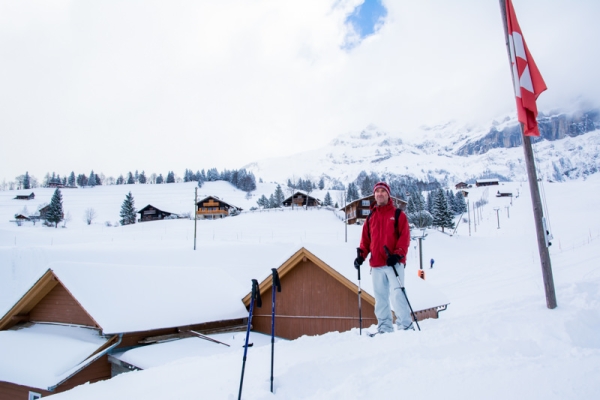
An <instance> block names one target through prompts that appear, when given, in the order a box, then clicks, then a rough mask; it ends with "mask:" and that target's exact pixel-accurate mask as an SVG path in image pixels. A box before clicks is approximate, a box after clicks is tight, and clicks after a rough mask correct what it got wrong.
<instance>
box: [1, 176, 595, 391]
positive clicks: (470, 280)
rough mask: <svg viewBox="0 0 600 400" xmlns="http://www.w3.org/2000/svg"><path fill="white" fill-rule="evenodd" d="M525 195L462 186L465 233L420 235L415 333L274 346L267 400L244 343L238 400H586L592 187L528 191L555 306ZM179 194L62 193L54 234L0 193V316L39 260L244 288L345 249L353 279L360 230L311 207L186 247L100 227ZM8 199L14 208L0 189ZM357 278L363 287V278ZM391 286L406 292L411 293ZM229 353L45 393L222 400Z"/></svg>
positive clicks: (162, 226)
mask: <svg viewBox="0 0 600 400" xmlns="http://www.w3.org/2000/svg"><path fill="white" fill-rule="evenodd" d="M264 185H265V186H264V187H263V186H259V190H258V191H257V193H256V194H257V195H260V194H261V192H260V190H262V191H263V192H264V193H265V194H266V195H269V194H270V193H272V190H274V186H273V184H264ZM138 186H139V187H138ZM526 187H527V185H526V184H522V183H519V182H512V183H505V184H504V185H503V186H502V187H501V189H502V190H503V191H505V190H507V191H512V192H513V193H518V194H519V196H518V197H516V196H515V197H514V198H513V202H512V205H511V202H510V199H507V198H496V197H495V196H494V193H495V191H494V190H493V189H485V188H476V189H472V190H471V192H470V194H469V199H470V201H471V202H474V201H476V200H479V199H482V198H487V200H488V201H489V204H487V205H486V206H484V207H483V208H482V209H481V210H480V213H479V214H480V215H479V217H478V219H477V226H476V227H475V226H474V225H473V224H472V225H471V226H470V229H469V225H468V224H467V223H465V222H464V221H463V222H461V223H460V224H459V226H458V228H457V230H456V233H455V235H453V236H450V235H448V234H442V233H441V232H439V231H437V230H427V231H426V232H425V233H427V235H428V236H427V237H426V239H425V240H424V241H423V258H424V259H425V260H429V259H430V258H434V259H435V260H436V262H435V267H434V269H432V270H430V269H427V270H426V282H427V283H429V284H430V285H433V286H434V287H436V288H438V289H439V290H440V291H442V292H443V293H445V295H446V296H447V297H448V298H449V300H450V306H449V307H448V310H446V311H444V312H442V313H441V314H440V318H439V319H437V320H425V321H421V329H422V331H420V332H419V331H416V332H397V333H393V334H389V335H384V336H381V337H378V338H373V339H370V338H367V337H365V336H364V335H363V336H359V335H358V331H357V330H353V331H350V332H344V333H337V332H332V333H329V334H326V335H323V336H320V337H303V338H300V339H298V340H295V341H290V342H284V341H282V342H278V344H277V346H276V350H275V357H276V358H275V395H274V396H273V395H272V394H271V393H270V392H269V384H268V378H269V367H270V348H269V346H260V345H257V346H255V347H253V348H251V350H249V354H248V362H247V366H246V375H245V380H244V391H243V393H244V396H243V398H247V399H267V398H273V397H275V398H281V399H311V398H312V399H338V398H366V397H384V396H390V395H397V394H398V393H399V392H401V393H402V396H409V397H412V398H445V399H464V398H486V399H506V398H514V399H534V398H547V399H581V398H595V397H597V395H598V393H600V383H599V382H598V380H597V379H596V375H597V370H598V368H599V367H600V340H599V336H598V335H597V332H598V331H599V330H600V312H599V311H598V310H600V295H599V293H600V273H599V272H598V271H599V270H598V267H597V265H598V264H599V262H600V251H599V249H600V247H599V246H598V240H600V226H599V225H598V223H597V221H596V220H595V219H593V218H590V215H595V213H596V212H595V209H596V200H595V199H594V198H593V197H592V196H589V193H596V192H597V191H598V190H600V178H599V177H598V175H593V176H590V177H589V179H587V180H585V181H584V180H576V181H570V182H563V183H545V184H544V186H543V189H544V193H545V194H546V201H547V206H548V216H549V218H550V223H551V229H552V233H553V235H554V239H553V245H552V246H551V248H550V253H551V258H552V266H553V272H554V280H555V286H556V291H557V300H558V308H557V309H555V310H548V309H547V308H546V306H545V299H544V291H543V284H542V278H541V272H540V265H539V260H538V256H537V248H536V245H535V235H534V232H533V223H532V220H533V217H532V212H531V202H530V199H529V194H528V190H527V188H526ZM193 188H194V186H193V185H192V184H172V185H135V186H129V187H128V186H121V187H118V186H113V187H104V188H102V187H98V188H94V189H90V190H88V189H76V190H74V192H72V193H71V194H69V193H68V191H67V190H65V191H64V192H63V193H64V194H63V196H64V202H65V209H66V210H68V209H70V210H71V213H72V215H73V216H74V218H73V220H72V221H71V222H70V223H68V224H67V227H66V228H57V229H55V228H47V227H43V226H40V224H37V225H36V226H32V225H24V226H21V227H18V226H16V225H15V224H14V223H9V222H8V219H9V218H10V217H12V214H11V213H14V211H13V210H14V208H15V204H21V203H16V202H17V201H16V200H12V199H11V198H9V196H8V193H7V192H2V193H0V195H2V196H0V213H1V214H0V216H1V217H2V218H1V219H0V259H1V260H2V263H1V264H0V312H2V313H3V312H4V311H5V310H6V309H7V308H8V307H10V305H11V304H12V302H14V301H15V299H17V298H18V297H19V296H20V294H22V292H23V291H24V290H25V288H26V287H28V285H30V284H31V282H32V281H33V280H34V279H35V277H36V276H38V275H39V273H40V272H41V271H43V270H44V269H45V268H46V266H47V265H48V264H49V263H51V262H53V261H93V262H97V263H98V262H99V263H114V264H130V265H140V266H143V265H153V266H198V267H201V266H203V265H220V266H221V267H222V270H223V271H224V272H225V273H228V274H230V275H231V276H232V278H234V277H236V278H235V279H236V281H237V280H238V279H240V280H242V281H249V278H250V276H247V274H248V273H247V272H244V271H246V270H247V271H250V270H252V271H255V270H256V271H258V270H257V269H256V268H264V273H263V274H261V275H262V276H255V278H257V279H259V280H260V279H263V278H264V277H266V276H268V274H269V270H270V268H271V267H272V266H273V265H274V264H275V265H277V263H278V262H281V260H282V259H285V257H286V255H289V253H290V252H291V251H294V249H296V248H298V247H300V246H303V245H308V244H312V245H320V246H324V247H327V246H331V248H334V247H335V248H339V247H340V246H341V247H346V248H347V253H348V255H347V257H348V262H347V264H348V265H347V266H346V268H348V269H349V270H350V271H352V270H353V267H352V265H351V260H352V257H353V254H354V248H355V247H356V245H357V243H358V238H359V234H360V227H357V226H349V227H348V241H347V242H346V241H345V240H344V238H345V231H344V225H343V224H342V223H341V222H340V220H339V219H338V218H337V217H336V215H335V213H333V212H332V211H329V210H325V209H322V210H314V211H305V210H294V211H283V212H282V211H270V212H244V213H242V214H241V215H239V216H236V217H232V218H226V219H223V220H216V221H202V222H199V224H198V249H197V250H196V251H194V250H193V221H191V220H172V221H159V222H149V223H143V224H136V225H133V226H125V227H121V226H119V227H107V226H106V225H105V224H104V221H105V220H109V221H114V220H116V219H117V218H118V210H119V208H120V204H121V203H122V201H123V198H124V195H125V193H126V192H127V191H128V190H131V191H132V193H133V194H134V197H135V199H136V205H137V207H138V208H141V207H142V206H144V205H145V204H146V203H151V204H155V203H156V206H157V207H159V208H160V207H164V208H165V209H166V210H169V211H173V212H184V211H186V210H189V209H190V208H189V207H191V205H193ZM261 188H262V189H261ZM203 189H205V190H206V193H210V194H214V195H217V196H220V197H222V198H224V199H226V200H228V201H231V202H232V203H234V204H236V205H239V206H240V207H242V208H246V207H248V206H250V205H252V200H246V199H244V197H243V196H244V195H245V194H244V193H243V192H240V193H237V194H236V192H235V191H232V189H231V186H229V185H225V184H223V185H222V184H221V183H213V184H211V185H209V184H207V185H206V186H205V187H204V188H203ZM10 194H11V195H12V196H13V197H14V192H11V193H10ZM50 195H51V191H48V192H47V193H46V192H43V191H40V194H39V196H40V198H39V200H40V201H45V199H44V196H46V197H48V199H49V196H50ZM235 196H239V197H237V198H236V197H235ZM37 197H38V191H37V190H36V199H37ZM46 201H47V200H46ZM188 204H190V206H188ZM20 207H22V205H21V206H20ZM86 207H94V208H96V209H97V210H98V213H99V218H98V222H97V223H95V224H92V225H91V226H87V225H86V224H85V222H83V221H81V218H79V217H78V216H77V215H78V214H79V213H80V212H82V211H83V210H84V209H85V208H86ZM248 208H249V207H248ZM494 208H498V209H499V212H498V214H497V213H496V211H495V210H494ZM498 217H499V219H498ZM498 225H499V228H498ZM415 233H416V232H415ZM344 265H345V264H344ZM425 265H427V262H426V263H425ZM246 266H247V267H246ZM248 268H249V269H248ZM418 268H419V258H418V249H417V248H416V242H413V245H411V251H410V253H409V257H408V266H407V272H406V273H407V274H410V275H412V276H415V275H416V273H417V269H418ZM82 273H85V272H83V271H82ZM363 273H364V275H363V280H367V279H369V278H368V274H367V273H366V271H363ZM202 284H203V282H199V287H202ZM283 290H285V288H283ZM413 290H414V287H413ZM407 291H408V295H409V296H411V287H407ZM265 344H266V343H265ZM242 350H243V349H242V348H241V347H238V348H237V349H234V350H232V351H230V352H227V353H220V354H213V355H210V354H208V353H207V355H206V356H194V357H189V358H186V359H180V360H178V361H172V362H171V363H170V364H165V365H161V366H156V367H153V368H149V369H146V370H144V371H138V372H132V373H128V374H125V375H121V376H118V377H116V378H114V379H111V380H109V381H105V382H100V383H96V384H92V385H83V386H80V387H78V388H75V389H74V390H72V391H69V392H65V393H62V394H58V395H55V396H54V397H55V398H56V399H57V400H58V399H63V400H65V399H81V398H85V399H91V400H93V399H106V398H111V399H125V398H132V397H135V398H145V399H151V400H152V399H157V400H158V399H161V400H162V399H165V398H170V399H184V398H189V397H200V398H211V399H230V398H236V397H237V391H238V385H239V378H240V371H241V361H242ZM432 382H435V384H432Z"/></svg>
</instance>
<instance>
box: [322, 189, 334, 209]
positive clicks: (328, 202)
mask: <svg viewBox="0 0 600 400" xmlns="http://www.w3.org/2000/svg"><path fill="white" fill-rule="evenodd" d="M323 205H324V206H325V207H327V206H330V205H332V204H331V195H330V194H329V192H327V193H325V197H324V198H323Z"/></svg>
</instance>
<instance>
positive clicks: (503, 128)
mask: <svg viewBox="0 0 600 400" xmlns="http://www.w3.org/2000/svg"><path fill="white" fill-rule="evenodd" d="M539 125H540V131H541V137H540V138H539V139H535V140H534V141H533V143H534V146H533V147H534V154H535V157H536V165H537V168H538V176H539V177H540V178H543V179H545V180H548V181H564V180H569V179H574V178H578V177H584V176H587V175H590V174H593V173H596V172H598V171H599V170H600V158H599V157H598V154H599V153H600V130H598V128H600V112H599V111H598V110H588V111H576V112H570V113H559V112H553V113H547V114H544V115H540V118H539ZM408 137H409V135H408V134H402V133H389V132H385V131H383V130H381V129H379V128H378V127H377V126H375V125H370V126H368V127H366V128H365V129H363V130H362V131H360V132H351V133H347V134H343V135H340V136H338V137H337V138H335V139H334V140H332V141H331V142H330V143H329V144H328V145H326V146H325V147H323V148H321V149H317V150H313V151H307V152H304V153H299V154H296V155H293V156H290V157H279V158H270V159H266V160H262V161H258V162H254V163H251V164H249V165H246V166H245V168H246V169H248V170H250V171H252V172H253V173H254V174H255V175H256V176H257V177H261V178H262V179H263V180H266V181H277V182H286V181H287V179H290V178H291V179H294V178H304V177H310V178H311V180H314V179H316V180H318V179H320V178H321V177H323V178H324V179H325V181H326V182H329V183H330V184H331V183H333V182H335V181H340V182H342V183H347V182H351V181H354V180H355V179H356V177H357V176H358V175H359V173H360V172H361V171H365V172H367V173H370V172H376V173H378V174H380V175H381V174H394V175H408V176H411V177H414V178H416V179H420V180H424V181H431V180H432V179H435V180H438V181H439V182H444V183H453V182H454V183H455V182H458V181H468V180H473V179H476V178H481V177H498V178H500V179H501V180H510V181H522V180H525V179H526V175H527V172H526V169H525V161H524V156H523V149H522V141H521V134H520V131H519V127H518V122H517V120H516V118H514V117H513V118H510V117H505V118H502V119H501V120H500V121H496V120H495V121H492V122H491V123H490V124H489V125H488V126H477V127H476V126H466V125H461V124H459V123H457V122H449V123H447V124H444V125H439V126H433V127H421V128H420V129H419V131H418V132H416V133H415V132H412V133H411V134H410V138H415V137H417V138H418V139H417V140H414V139H410V140H409V139H408ZM440 158H443V160H440Z"/></svg>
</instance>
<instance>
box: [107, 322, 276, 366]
mask: <svg viewBox="0 0 600 400" xmlns="http://www.w3.org/2000/svg"><path fill="white" fill-rule="evenodd" d="M207 337H209V338H211V339H215V340H217V341H219V342H221V343H225V344H227V345H229V346H226V345H225V344H221V343H216V342H213V341H210V340H206V339H202V338H199V337H191V338H186V339H180V340H172V341H169V342H164V343H157V344H153V345H149V346H141V347H136V348H134V349H129V350H125V351H121V352H117V353H113V354H111V357H113V358H116V359H118V360H120V361H123V362H125V363H127V364H130V365H133V366H135V367H138V368H140V369H148V368H152V367H157V366H160V365H165V364H170V363H173V362H176V361H180V360H184V359H185V358H189V357H204V356H210V355H214V354H222V353H228V352H232V351H233V352H236V351H239V350H240V348H241V347H243V346H244V344H245V342H246V332H232V333H219V334H214V335H208V336H207ZM279 340H282V339H279V338H275V342H278V341H279ZM248 343H249V344H250V343H251V344H252V347H254V348H256V347H260V346H266V345H268V344H270V343H271V336H269V335H265V334H263V333H260V332H252V331H251V332H250V336H249V339H248Z"/></svg>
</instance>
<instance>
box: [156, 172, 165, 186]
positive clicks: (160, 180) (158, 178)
mask: <svg viewBox="0 0 600 400" xmlns="http://www.w3.org/2000/svg"><path fill="white" fill-rule="evenodd" d="M164 180H165V179H164V178H163V176H162V174H158V176H157V177H156V184H157V185H160V184H161V183H163V181H164Z"/></svg>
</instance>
